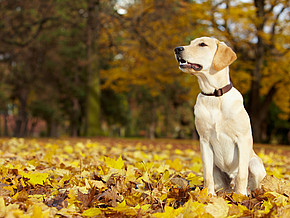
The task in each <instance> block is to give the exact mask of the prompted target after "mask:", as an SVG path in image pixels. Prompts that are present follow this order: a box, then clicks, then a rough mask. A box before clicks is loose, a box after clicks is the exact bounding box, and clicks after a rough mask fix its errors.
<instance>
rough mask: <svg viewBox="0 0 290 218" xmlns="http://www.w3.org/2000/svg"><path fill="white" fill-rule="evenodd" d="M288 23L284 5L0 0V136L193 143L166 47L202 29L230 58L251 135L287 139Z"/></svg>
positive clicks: (189, 96)
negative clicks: (233, 57) (233, 59)
mask: <svg viewBox="0 0 290 218" xmlns="http://www.w3.org/2000/svg"><path fill="white" fill-rule="evenodd" d="M289 28H290V27H289V3H288V1H284V0H280V1H278V0H271V1H270V0H267V1H266V0H256V1H235V0H219V1H214V0H212V1H210V0H209V1H188V0H181V1H180V0H158V1H157V0H123V1H122V0H106V1H105V0H80V1H69V0H62V1H59V0H48V1H41V0H29V1H28V0H23V1H16V0H0V117H1V119H0V135H2V136H20V137H23V136H61V135H70V136H97V135H108V136H129V137H132V136H133V137H140V136H142V137H143V136H146V137H150V138H154V137H174V138H197V134H196V131H195V128H194V116H193V105H194V103H195V99H196V96H197V94H198V93H199V92H200V90H199V87H198V84H197V81H196V79H195V78H194V77H191V76H189V75H186V74H184V73H182V72H181V71H180V70H178V65H177V62H176V60H175V57H174V53H173V49H174V48H175V47H176V46H179V45H185V44H187V43H189V42H190V41H191V40H192V39H194V38H196V37H200V36H204V35H205V36H214V37H216V38H218V39H220V40H221V41H225V42H226V43H227V44H228V45H230V46H231V47H232V48H233V49H234V50H235V52H236V53H237V54H238V60H237V61H236V62H234V64H233V65H232V66H231V70H230V74H231V79H232V81H233V84H234V86H236V87H237V88H238V89H239V90H240V91H241V92H242V94H243V95H244V98H245V105H246V108H247V110H248V112H249V114H250V116H251V121H252V128H253V134H254V139H255V141H256V142H272V143H283V144H287V143H289V113H290V106H289V103H290V91H289V86H290V84H289V83H290V81H289V78H290V76H289V42H290V39H289V37H290V36H289V31H290V29H289Z"/></svg>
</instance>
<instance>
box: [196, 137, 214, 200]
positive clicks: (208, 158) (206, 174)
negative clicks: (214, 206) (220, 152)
mask: <svg viewBox="0 0 290 218" xmlns="http://www.w3.org/2000/svg"><path fill="white" fill-rule="evenodd" d="M200 151H201V157H202V167H203V180H204V186H205V188H207V193H208V194H212V195H215V190H214V178H213V164H214V163H213V150H212V147H211V145H210V143H209V141H208V140H205V139H203V138H201V139H200Z"/></svg>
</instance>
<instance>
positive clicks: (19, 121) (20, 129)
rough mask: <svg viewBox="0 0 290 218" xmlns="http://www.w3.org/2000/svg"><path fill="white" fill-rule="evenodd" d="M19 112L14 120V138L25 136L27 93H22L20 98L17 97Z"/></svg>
mask: <svg viewBox="0 0 290 218" xmlns="http://www.w3.org/2000/svg"><path fill="white" fill-rule="evenodd" d="M19 102H20V106H19V112H18V116H17V118H16V126H15V129H14V136H15V137H24V136H26V135H27V122H28V117H27V111H26V105H27V93H26V92H25V91H22V93H21V96H20V97H19Z"/></svg>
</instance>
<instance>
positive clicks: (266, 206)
mask: <svg viewBox="0 0 290 218" xmlns="http://www.w3.org/2000/svg"><path fill="white" fill-rule="evenodd" d="M0 150H1V151H0V157H1V158H0V162H1V167H0V179H1V180H0V181H1V183H0V217H38V218H40V217H53V216H57V217H249V216H250V217H253V216H255V217H265V216H271V217H289V215H290V202H289V194H290V189H289V176H290V174H289V168H288V167H289V158H287V155H288V156H289V149H288V148H285V147H284V148H283V147H280V148H279V149H275V151H273V150H272V148H271V147H269V146H262V145H257V149H256V150H257V153H258V155H259V156H260V157H261V158H262V160H263V162H264V164H265V167H266V170H267V174H268V175H267V177H266V178H265V179H264V180H263V184H262V188H261V189H259V190H256V191H255V192H252V193H251V195H250V196H249V197H246V196H243V195H239V194H235V193H224V192H222V191H220V192H218V194H217V196H216V197H213V196H208V195H207V191H206V189H203V179H202V163H201V158H200V153H199V149H198V142H196V141H176V140H171V141H169V140H167V141H166V140H162V141H161V140H155V141H149V140H119V139H107V138H104V139H91V140H88V139H62V140H35V139H31V140H28V139H27V140H24V139H1V141H0Z"/></svg>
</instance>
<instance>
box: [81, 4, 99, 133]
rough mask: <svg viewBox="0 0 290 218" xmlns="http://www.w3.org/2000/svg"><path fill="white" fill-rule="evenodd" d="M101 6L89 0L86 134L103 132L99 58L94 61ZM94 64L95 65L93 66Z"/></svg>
mask: <svg viewBox="0 0 290 218" xmlns="http://www.w3.org/2000/svg"><path fill="white" fill-rule="evenodd" d="M99 8H100V1H99V0H88V18H87V41H86V47H87V48H86V49H87V61H88V65H87V73H88V77H87V80H88V81H87V97H86V98H87V99H86V116H85V128H84V134H85V135H87V136H96V135H98V134H100V132H101V122H100V112H101V110H100V94H101V91H100V78H99V68H100V66H99V60H94V63H93V62H92V57H93V56H95V55H96V54H95V55H93V51H98V49H95V48H96V45H95V41H96V36H97V34H98V32H99V27H98V26H99V25H98V23H97V22H98V18H97V15H98V13H97V12H98V10H99ZM93 64H94V65H95V67H93Z"/></svg>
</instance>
